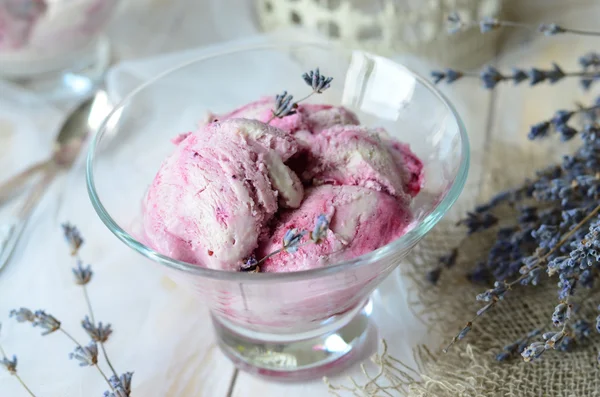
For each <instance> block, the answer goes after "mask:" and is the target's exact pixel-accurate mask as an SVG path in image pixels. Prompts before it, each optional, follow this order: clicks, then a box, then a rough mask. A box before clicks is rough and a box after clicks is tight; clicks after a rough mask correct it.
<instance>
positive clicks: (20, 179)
mask: <svg viewBox="0 0 600 397" xmlns="http://www.w3.org/2000/svg"><path fill="white" fill-rule="evenodd" d="M51 161H52V160H45V161H41V162H39V163H35V164H33V165H31V166H29V167H28V168H26V169H24V170H23V171H21V172H19V173H17V174H16V175H13V176H11V177H10V178H8V179H7V180H5V181H2V182H0V203H2V201H4V200H5V199H6V198H8V197H9V196H10V195H12V194H13V193H14V192H15V190H17V189H18V188H20V187H21V186H23V185H24V184H25V183H26V182H27V181H28V180H29V178H31V177H32V176H33V175H34V174H36V173H37V172H39V171H42V170H44V169H46V168H47V167H48V165H49V164H50V162H51Z"/></svg>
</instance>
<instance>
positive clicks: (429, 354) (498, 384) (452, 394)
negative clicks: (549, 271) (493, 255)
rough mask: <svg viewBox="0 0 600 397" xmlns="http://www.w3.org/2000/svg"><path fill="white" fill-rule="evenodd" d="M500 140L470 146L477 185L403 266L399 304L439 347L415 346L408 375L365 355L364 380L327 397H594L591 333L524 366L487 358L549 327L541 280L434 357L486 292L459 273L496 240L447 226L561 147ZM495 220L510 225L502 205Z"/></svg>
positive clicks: (585, 309) (591, 302)
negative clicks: (437, 273) (432, 279)
mask: <svg viewBox="0 0 600 397" xmlns="http://www.w3.org/2000/svg"><path fill="white" fill-rule="evenodd" d="M525 134H526V133H524V135H525ZM503 140H504V142H503ZM505 142H506V137H504V138H503V137H498V138H491V142H489V141H488V142H486V143H485V146H486V147H485V148H483V147H482V148H474V149H475V151H474V156H475V158H474V160H475V161H474V162H473V167H483V171H484V172H482V173H476V172H475V173H473V174H474V176H475V175H476V174H479V175H483V176H481V177H479V178H480V180H478V181H476V180H473V178H471V180H470V181H469V182H468V183H467V186H466V187H465V190H464V192H463V194H462V195H461V197H460V199H459V201H458V202H457V204H456V205H455V206H454V207H453V208H452V210H451V212H450V213H449V214H448V215H447V216H446V217H445V218H444V219H443V220H442V221H441V222H440V224H438V225H437V226H436V227H435V228H434V230H432V232H431V233H430V234H429V235H427V236H426V237H425V239H424V240H423V241H422V242H421V243H420V244H419V245H418V246H417V247H416V248H415V249H414V251H413V254H412V256H411V257H410V258H409V266H407V267H405V268H404V270H403V273H404V276H405V277H409V278H410V279H411V280H412V281H413V283H412V284H413V288H412V290H411V291H410V292H409V299H410V301H411V305H413V306H414V308H415V310H414V312H415V313H416V314H417V315H418V317H419V318H420V319H421V320H422V321H423V322H425V324H426V325H427V328H428V329H429V331H430V332H431V333H433V334H435V337H434V338H433V339H434V340H439V341H441V343H440V344H435V345H433V346H427V347H424V346H418V347H416V348H415V357H416V361H417V364H418V368H416V370H412V369H411V368H408V367H406V366H405V365H404V364H403V363H401V362H399V361H397V360H395V359H394V357H392V356H389V355H388V354H387V353H386V351H385V345H384V351H380V352H379V353H378V354H376V355H375V356H374V357H373V358H372V361H373V362H374V363H375V364H376V367H377V368H375V369H373V368H370V369H367V375H366V376H362V377H360V378H357V379H351V380H350V381H348V382H346V383H345V384H344V385H342V386H338V385H336V386H335V387H336V389H330V391H331V393H332V394H334V395H339V396H346V395H353V396H369V397H371V396H377V397H380V396H381V397H387V396H411V397H412V396H423V397H425V396H439V397H446V396H447V397H457V396H486V397H487V396H515V397H528V396H532V397H533V396H552V397H553V396H565V397H567V396H568V397H572V396H577V397H580V396H582V397H584V396H585V397H587V396H598V395H600V376H599V374H598V362H597V354H598V348H599V347H600V340H599V339H598V338H595V336H596V334H595V331H594V333H593V334H592V335H591V338H588V339H589V341H588V343H587V344H586V345H585V346H577V345H575V348H574V349H573V350H572V351H571V352H559V351H548V352H546V353H545V354H544V355H543V356H542V359H540V360H539V361H535V362H530V363H526V362H524V361H523V360H522V358H521V357H520V356H518V355H517V356H515V357H514V358H512V359H509V360H507V361H505V362H498V361H496V359H495V356H496V354H497V353H498V352H500V351H501V350H502V347H503V346H505V345H507V344H509V343H511V342H514V341H516V340H517V339H519V338H522V337H524V336H525V335H526V334H527V333H528V332H529V331H531V330H533V329H535V328H539V327H544V328H543V329H544V331H543V332H545V331H550V330H553V329H554V327H553V326H552V325H551V321H550V319H551V316H552V312H553V310H554V307H555V306H556V304H557V301H558V298H557V287H556V283H557V280H556V279H555V278H552V279H549V278H548V277H545V280H544V282H543V283H542V285H540V286H537V287H531V286H530V287H526V288H523V287H520V286H518V287H516V288H515V289H514V290H512V291H511V292H510V293H509V295H508V296H507V297H506V299H505V301H503V302H501V303H500V304H498V305H497V306H496V307H495V308H494V309H493V310H491V311H489V312H487V313H485V314H484V315H483V316H482V317H481V318H480V319H479V321H477V322H475V323H474V325H473V329H472V331H471V332H470V333H469V334H468V336H467V337H466V338H465V339H463V340H462V341H460V342H458V343H457V344H455V345H454V346H453V347H452V348H451V349H450V350H449V351H448V352H447V353H443V352H442V349H443V347H445V346H446V345H447V343H448V342H449V341H450V340H451V339H452V337H453V336H454V335H456V334H457V332H458V331H459V330H460V329H461V328H462V327H463V326H464V325H465V323H466V322H467V321H469V320H471V319H472V318H473V316H474V314H475V312H476V311H477V310H478V309H479V308H481V306H483V305H482V302H477V301H476V300H475V296H476V295H477V294H478V293H480V292H483V291H484V290H485V289H486V286H483V285H475V284H472V283H471V282H470V281H468V280H467V278H466V274H467V273H468V271H469V270H472V269H473V268H474V266H475V264H476V262H477V261H479V260H482V259H485V258H486V257H487V252H488V251H487V250H488V249H489V248H490V246H491V244H492V242H493V241H494V239H495V235H496V233H495V230H491V231H487V232H484V233H478V234H474V235H472V236H470V237H466V233H465V229H464V228H463V227H460V226H456V221H457V220H458V219H460V218H461V217H462V216H464V214H465V213H466V211H468V210H469V209H472V208H473V206H474V205H475V204H476V203H477V202H483V201H485V200H486V198H488V197H491V195H493V194H494V193H497V192H499V191H500V190H502V189H505V188H507V187H515V186H518V185H519V184H521V183H522V182H523V181H524V179H525V178H526V177H528V176H533V175H532V174H533V170H534V169H536V168H539V167H541V166H545V165H548V164H551V163H556V162H558V161H559V160H560V157H561V153H564V152H565V151H569V148H566V147H563V146H562V145H559V144H557V143H556V142H546V143H542V144H537V143H536V144H533V143H528V142H526V141H525V140H523V141H521V142H520V143H519V142H515V143H513V144H507V143H505ZM534 167H535V168H534ZM527 170H529V171H527ZM498 215H500V217H501V218H502V222H506V221H509V220H510V219H511V218H510V215H511V214H510V209H506V208H505V209H504V210H501V211H500V213H499V214H498ZM455 247H459V255H458V260H457V263H456V265H455V266H454V267H452V268H451V269H447V270H445V271H443V272H442V275H441V278H440V279H439V281H438V283H437V285H436V286H432V285H431V284H430V283H429V282H428V281H426V279H425V274H426V272H427V271H429V270H431V269H432V268H433V267H434V266H436V264H437V263H438V258H439V257H440V256H442V255H446V254H448V252H449V251H450V250H451V249H453V248H455ZM597 301H598V299H597V297H596V299H594V298H593V297H589V295H588V299H587V301H586V302H584V303H583V304H582V305H581V306H580V308H579V310H578V311H577V314H576V316H575V317H574V319H578V318H585V319H586V320H588V321H590V322H591V323H592V324H595V321H594V319H595V317H596V315H597V310H596V305H597V303H598V302H597ZM537 338H538V339H539V338H541V337H540V336H538V337H537ZM538 339H534V340H538ZM534 340H532V341H534ZM391 343H392V341H390V344H391ZM366 367H368V365H366Z"/></svg>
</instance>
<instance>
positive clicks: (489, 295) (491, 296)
mask: <svg viewBox="0 0 600 397" xmlns="http://www.w3.org/2000/svg"><path fill="white" fill-rule="evenodd" d="M598 213H600V205H598V206H596V208H594V210H592V211H591V212H590V213H589V214H588V215H587V216H586V217H585V218H584V219H583V220H581V221H580V222H579V223H578V224H577V225H575V226H574V227H573V228H572V229H571V230H570V231H569V232H568V233H566V234H565V235H564V236H563V237H562V238H561V240H560V241H559V242H558V243H557V244H556V246H554V247H553V248H552V249H550V250H549V251H548V252H546V254H544V255H543V256H542V257H540V258H539V261H538V262H537V263H536V264H535V265H533V266H532V267H531V268H529V269H528V270H529V271H532V270H535V269H538V268H539V269H541V268H542V264H543V263H544V262H545V261H547V260H548V258H549V257H550V256H551V255H552V254H553V253H554V252H556V251H557V250H558V249H559V248H560V247H561V246H562V245H563V244H565V243H566V242H567V241H569V239H570V238H571V237H572V236H573V235H574V234H575V233H576V232H577V231H578V230H579V229H580V228H581V227H583V226H584V225H586V224H587V223H588V222H589V221H590V220H591V219H592V218H594V217H595V216H597V215H598ZM529 271H528V272H527V273H525V274H522V275H521V276H520V277H518V278H517V279H516V280H514V281H512V282H510V283H496V285H495V286H494V288H493V289H490V290H487V291H485V292H484V293H483V294H480V295H478V299H477V300H484V301H486V302H490V303H491V304H490V303H488V304H487V305H485V306H484V307H482V308H481V309H479V310H478V312H477V313H476V315H475V316H474V317H473V318H472V319H471V320H470V321H468V322H467V324H466V326H465V327H463V328H462V329H461V331H460V332H459V333H458V334H457V335H456V336H455V337H454V338H453V339H452V341H451V342H450V343H449V344H448V346H447V347H446V348H445V349H443V351H444V353H446V352H448V350H449V349H450V347H452V345H454V343H456V342H457V341H459V340H462V339H464V337H465V336H466V335H467V333H468V332H469V331H471V329H472V328H473V323H474V322H475V321H476V320H477V318H479V317H480V316H481V315H483V314H484V313H485V312H487V311H488V310H490V309H491V308H493V307H494V306H495V305H496V304H497V303H498V302H500V301H501V300H503V298H504V295H505V294H506V292H507V291H508V290H510V289H511V287H513V286H515V285H517V284H519V283H520V282H521V281H522V280H523V279H525V278H526V277H527V276H528V275H529ZM479 297H481V299H480V298H479ZM536 346H537V345H536ZM538 350H539V349H537V350H533V351H531V352H530V356H531V355H535V354H534V353H538ZM542 353H543V352H542ZM539 354H541V353H539ZM528 357H529V356H528Z"/></svg>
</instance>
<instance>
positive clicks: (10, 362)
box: [0, 324, 35, 397]
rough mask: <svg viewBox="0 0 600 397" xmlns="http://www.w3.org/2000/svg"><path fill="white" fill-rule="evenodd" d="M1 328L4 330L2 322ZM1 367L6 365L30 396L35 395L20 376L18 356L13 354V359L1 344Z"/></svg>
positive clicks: (33, 396)
mask: <svg viewBox="0 0 600 397" xmlns="http://www.w3.org/2000/svg"><path fill="white" fill-rule="evenodd" d="M0 330H2V324H0ZM0 367H4V369H5V370H7V371H8V373H9V374H11V375H12V376H14V377H15V379H17V381H18V382H19V383H20V384H21V386H22V387H23V388H24V389H25V391H27V393H29V395H30V396H32V397H35V394H33V392H32V391H31V389H30V388H29V387H28V386H27V384H26V383H25V381H24V380H23V379H22V378H21V376H19V373H18V372H17V356H15V355H13V356H12V359H9V358H8V357H7V355H6V352H5V351H4V348H3V347H2V344H0Z"/></svg>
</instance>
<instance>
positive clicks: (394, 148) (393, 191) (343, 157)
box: [295, 125, 423, 200]
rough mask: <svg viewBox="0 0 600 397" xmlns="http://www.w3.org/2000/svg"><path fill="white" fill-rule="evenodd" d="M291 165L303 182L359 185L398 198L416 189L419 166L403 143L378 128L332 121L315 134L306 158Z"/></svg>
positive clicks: (412, 193)
mask: <svg viewBox="0 0 600 397" xmlns="http://www.w3.org/2000/svg"><path fill="white" fill-rule="evenodd" d="M408 165H410V167H408ZM295 167H296V170H297V171H298V172H299V174H300V176H301V179H302V180H303V181H304V182H305V183H310V184H315V185H322V184H334V185H351V186H362V187H366V188H369V189H373V190H377V191H383V192H386V193H388V194H390V195H392V196H394V197H397V198H399V199H402V200H408V199H409V198H410V196H414V195H415V194H416V193H418V191H419V189H420V182H421V179H422V169H423V166H422V164H421V162H420V161H419V159H418V158H417V157H416V156H415V155H414V154H413V153H412V152H411V151H410V149H409V147H408V146H407V145H402V144H399V143H398V142H396V141H394V140H392V139H391V138H390V137H389V136H388V134H387V133H385V131H383V130H381V129H369V128H367V127H363V126H356V125H336V126H333V127H330V128H328V129H326V130H324V131H322V132H321V133H319V134H318V135H315V136H314V137H313V138H312V140H311V145H310V147H309V155H308V160H307V161H306V162H305V163H304V164H302V165H301V166H299V165H295ZM298 167H301V168H302V169H301V170H300V169H298Z"/></svg>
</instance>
